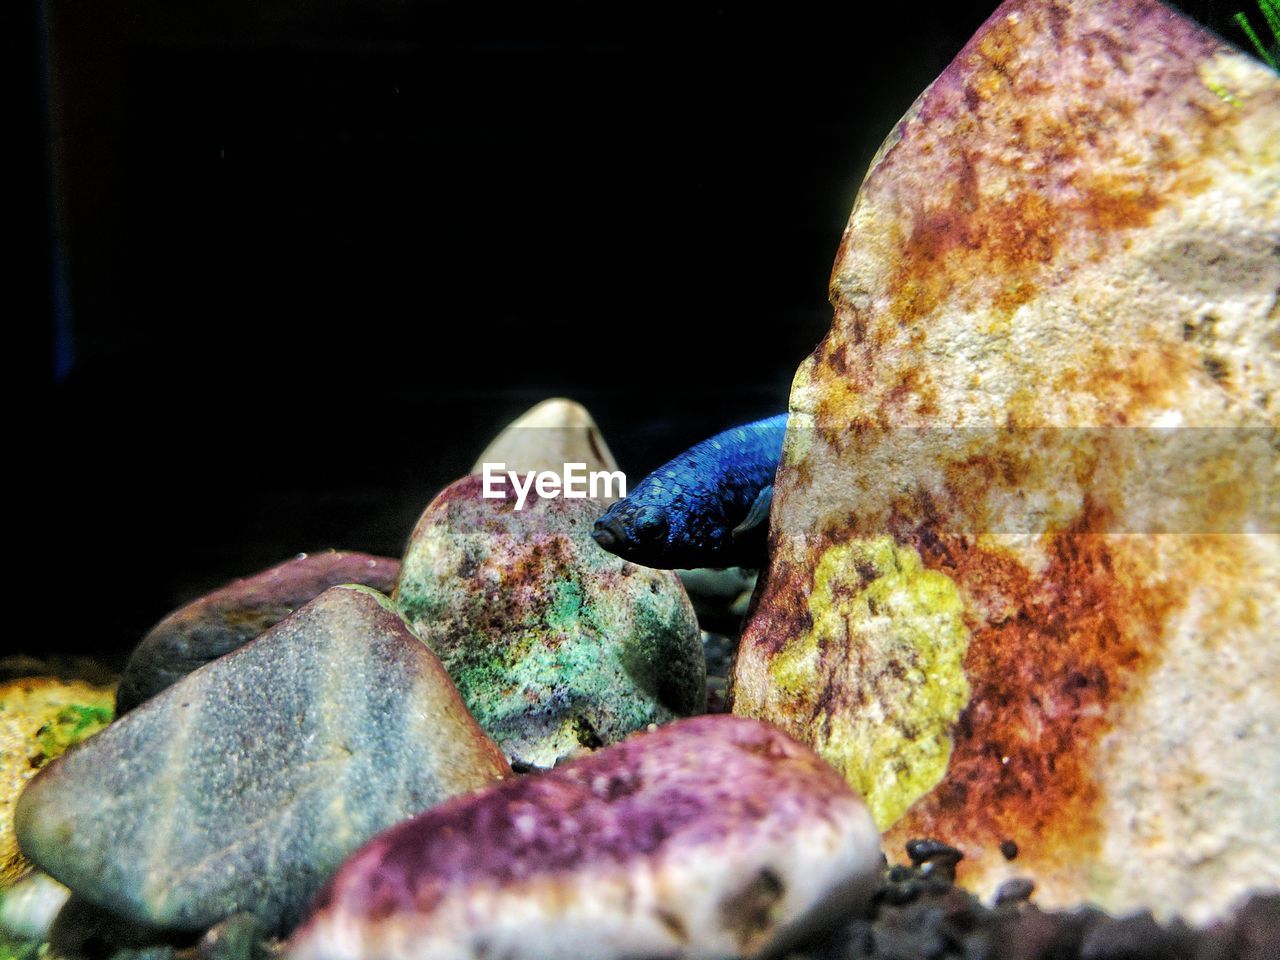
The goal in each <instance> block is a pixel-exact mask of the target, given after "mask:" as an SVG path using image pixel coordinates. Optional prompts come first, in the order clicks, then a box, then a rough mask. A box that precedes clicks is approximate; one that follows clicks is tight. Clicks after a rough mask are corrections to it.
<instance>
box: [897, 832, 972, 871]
mask: <svg viewBox="0 0 1280 960" xmlns="http://www.w3.org/2000/svg"><path fill="white" fill-rule="evenodd" d="M907 856H908V857H910V858H911V862H912V863H914V864H915V865H916V866H919V865H920V864H922V863H950V864H951V865H953V866H954V865H955V864H957V863H959V862H960V861H961V860H963V859H964V854H963V853H961V852H960V851H959V850H957V849H956V848H955V847H953V846H951V845H950V844H946V843H943V842H942V841H941V840H930V839H920V840H908V841H907Z"/></svg>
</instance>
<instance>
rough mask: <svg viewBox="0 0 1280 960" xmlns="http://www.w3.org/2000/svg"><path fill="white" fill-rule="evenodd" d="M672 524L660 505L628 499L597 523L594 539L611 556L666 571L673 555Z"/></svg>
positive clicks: (615, 506)
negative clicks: (611, 554) (614, 555)
mask: <svg viewBox="0 0 1280 960" xmlns="http://www.w3.org/2000/svg"><path fill="white" fill-rule="evenodd" d="M672 533H673V531H672V522H671V516H670V514H669V512H668V510H667V509H666V508H665V507H664V506H663V505H662V504H660V503H653V502H648V501H647V500H646V499H644V498H638V497H627V498H626V499H625V500H619V501H618V502H617V503H615V504H613V506H611V507H610V508H609V509H608V510H606V511H605V512H604V515H603V516H601V517H600V519H599V520H597V521H596V522H595V525H594V527H593V528H592V530H591V537H592V539H593V540H595V542H596V543H598V544H600V546H602V547H604V549H606V550H608V551H609V552H610V553H613V554H616V555H617V556H619V557H622V559H624V560H630V561H631V562H632V563H638V564H641V565H642V566H648V567H666V566H675V565H677V564H675V563H672V562H669V561H670V560H671V557H670V554H671V553H672V545H673V544H672Z"/></svg>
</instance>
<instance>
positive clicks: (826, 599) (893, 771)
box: [769, 537, 969, 830]
mask: <svg viewBox="0 0 1280 960" xmlns="http://www.w3.org/2000/svg"><path fill="white" fill-rule="evenodd" d="M963 611H964V604H963V600H962V598H961V596H960V591H959V589H958V588H957V586H956V584H955V583H954V582H953V581H952V580H951V579H950V578H949V577H948V576H946V575H945V574H943V573H940V572H938V571H936V570H928V569H925V567H924V565H923V563H922V562H921V559H920V555H919V554H918V553H917V552H916V551H915V550H913V549H912V548H910V547H904V546H900V545H898V544H896V543H895V542H894V540H893V539H892V538H891V537H878V538H875V539H869V540H854V541H852V542H850V543H845V544H840V545H838V546H834V547H831V548H830V549H828V550H827V551H826V552H825V553H823V554H822V556H821V558H820V559H819V561H818V563H817V566H816V568H815V571H814V578H813V590H812V593H811V594H810V597H809V615H810V617H811V619H812V624H813V625H812V627H811V628H810V629H809V630H807V631H805V632H804V633H803V634H801V635H800V636H799V637H797V638H796V639H795V640H793V641H792V642H791V643H789V644H788V645H787V646H786V647H785V648H784V649H783V650H781V651H780V652H779V653H778V654H777V655H776V656H775V657H774V658H773V660H772V662H771V664H770V667H769V675H770V681H771V684H772V687H773V692H774V695H775V696H776V697H777V698H778V700H779V701H781V702H780V703H779V705H780V706H782V708H783V709H784V711H785V712H786V713H788V714H789V715H791V716H792V717H796V716H797V714H799V715H800V716H804V715H805V714H807V715H808V720H807V722H803V723H802V726H803V727H804V728H805V733H806V734H807V735H808V739H809V740H810V742H811V743H813V745H814V747H815V748H816V749H817V751H818V753H819V754H821V755H822V757H823V758H824V759H826V760H827V761H828V762H829V763H831V764H832V765H833V766H835V767H836V768H837V769H838V770H840V772H841V773H842V774H844V777H845V779H846V780H847V781H848V782H849V783H850V784H851V785H852V786H853V787H854V788H855V789H856V790H858V791H859V792H860V793H861V794H862V796H863V798H864V799H865V800H866V801H867V805H868V807H869V808H870V810H871V813H872V816H873V817H874V818H875V821H876V825H877V826H878V827H879V828H880V829H881V830H885V829H887V828H888V827H889V826H891V825H892V824H893V823H894V822H895V821H896V820H897V819H898V818H899V817H901V816H902V814H903V813H905V812H906V810H907V809H908V808H909V807H910V806H911V805H912V804H913V803H915V802H916V801H917V800H918V799H920V798H921V797H922V796H924V795H925V794H927V793H928V792H929V791H930V790H932V789H933V788H934V787H935V786H936V785H937V784H938V783H939V782H940V781H941V780H942V778H943V776H944V774H945V773H946V770H947V762H948V760H949V758H950V756H951V728H952V726H953V725H954V724H955V722H956V720H957V718H958V717H959V716H960V712H961V711H962V710H963V709H964V708H965V705H966V704H967V703H968V702H969V683H968V681H967V680H966V678H965V675H964V658H965V654H966V652H967V651H968V647H969V630H968V628H967V627H966V626H965V623H964V615H963Z"/></svg>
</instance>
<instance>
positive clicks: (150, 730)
mask: <svg viewBox="0 0 1280 960" xmlns="http://www.w3.org/2000/svg"><path fill="white" fill-rule="evenodd" d="M508 773H509V771H508V768H507V766H506V763H505V762H504V761H503V759H502V756H501V754H500V753H499V751H498V749H497V748H496V747H495V746H494V744H493V743H492V742H491V741H490V740H489V739H488V738H487V737H485V736H484V734H483V733H482V732H481V730H480V728H479V727H478V726H477V725H476V723H475V721H474V720H473V719H472V718H471V717H470V715H468V713H467V711H466V709H465V708H464V707H463V705H462V702H461V700H460V699H459V697H458V693H457V690H456V689H455V688H454V686H453V684H452V683H451V682H450V680H449V678H448V677H447V676H446V674H445V672H444V669H443V668H442V667H441V666H440V663H439V661H438V660H437V659H436V658H435V657H434V656H433V655H432V654H431V652H430V651H429V650H428V649H427V648H426V647H425V645H423V644H422V642H421V641H419V640H418V639H417V638H416V637H415V636H414V635H413V634H412V632H411V631H410V630H409V628H408V626H407V625H406V624H405V623H404V621H403V620H402V619H401V618H400V616H399V614H398V613H397V612H396V611H395V609H394V608H393V607H392V605H391V602H390V601H389V600H388V599H387V598H386V597H384V596H382V595H381V594H379V593H377V592H375V591H373V590H371V589H369V588H366V587H333V588H331V589H329V590H327V591H325V592H324V593H323V594H321V595H320V596H319V597H317V598H316V599H315V600H313V601H311V602H310V603H309V604H307V605H306V606H304V607H303V608H302V609H300V610H298V611H297V612H296V613H294V614H293V615H292V616H290V617H288V618H287V619H285V620H283V621H282V622H281V623H279V624H277V625H276V626H275V627H273V628H272V629H271V630H269V631H268V632H267V633H265V634H263V635H262V636H261V637H259V638H258V639H256V640H254V641H253V642H251V643H249V644H246V645H245V646H243V647H241V648H240V649H239V650H237V651H235V652H234V653H232V654H229V655H227V656H225V657H222V658H221V659H219V660H216V661H214V662H213V663H210V664H207V665H206V666H204V667H202V668H200V669H199V670H197V671H195V672H194V673H191V674H189V675H188V676H186V677H184V678H183V679H182V680H179V681H178V682H177V683H175V684H174V685H173V686H171V687H169V688H167V689H166V690H164V691H163V692H162V693H160V694H159V695H157V696H156V697H153V698H152V699H150V700H148V701H146V702H145V703H144V704H142V705H141V706H139V707H138V708H137V709H135V710H133V711H131V712H130V713H129V714H127V715H126V716H124V717H122V718H121V719H120V720H118V721H116V722H115V723H114V724H112V725H111V726H110V727H108V728H107V729H106V730H104V731H103V732H102V733H100V734H98V735H97V736H95V737H94V738H92V739H90V740H89V741H87V742H85V743H84V744H82V745H81V746H79V747H76V748H73V749H72V750H70V751H69V752H68V753H66V754H64V755H63V756H62V757H61V758H59V759H58V760H56V761H54V762H53V763H51V764H50V765H49V766H48V767H46V768H45V769H44V770H43V771H41V773H40V774H39V775H38V776H37V777H36V778H35V779H34V780H32V781H31V783H30V785H29V786H28V788H27V790H26V791H25V792H24V793H23V795H22V797H21V799H20V800H19V803H18V809H17V816H16V823H17V833H18V841H19V843H20V845H21V847H22V850H23V852H24V853H25V854H26V855H27V856H28V857H29V858H30V859H31V860H32V861H33V862H34V863H35V864H37V865H38V866H39V867H40V868H41V869H42V870H44V871H45V872H46V873H48V874H50V875H51V876H53V877H54V878H56V879H57V880H59V881H61V882H62V883H65V884H66V885H67V886H68V887H70V888H71V889H72V891H73V892H74V893H75V894H76V895H77V897H79V898H82V899H83V900H85V901H88V902H90V903H92V904H96V905H97V906H100V907H103V908H106V909H108V910H110V911H112V912H114V913H116V914H119V915H120V916H122V917H124V918H126V919H128V920H132V921H135V922H137V923H141V924H144V925H147V926H150V927H159V928H165V929H174V930H190V931H198V930H203V929H205V928H206V927H208V926H210V925H211V924H213V923H215V922H217V921H218V920H221V919H222V918H224V917H227V916H230V915H231V914H233V913H237V912H240V911H246V910H247V911H251V912H252V913H254V914H255V915H256V916H257V917H258V918H259V919H260V920H261V921H262V923H263V924H264V925H265V926H266V927H267V928H268V929H275V930H282V929H287V928H288V927H290V926H291V924H292V923H293V922H294V921H296V919H297V917H298V916H299V914H300V912H301V911H302V909H303V908H304V907H305V905H306V903H307V902H308V900H309V899H310V898H311V897H312V896H313V895H314V893H315V891H316V890H317V889H318V888H319V887H320V885H321V884H322V883H323V882H324V881H325V880H326V879H327V878H328V877H329V876H330V875H331V874H332V873H333V871H334V869H336V868H337V866H338V865H339V864H340V863H341V862H342V860H343V859H344V858H345V857H346V856H347V855H348V854H349V853H351V851H353V850H355V849H356V848H357V847H359V846H360V844H362V843H364V842H365V841H366V840H368V839H369V838H370V837H371V836H373V835H374V834H375V833H377V832H378V831H379V830H382V829H384V828H385V827H387V826H390V825H391V824H393V823H396V822H398V821H399V820H402V819H404V818H406V817H408V816H411V815H413V814H415V813H418V812H420V811H422V810H424V809H426V808H428V807H430V806H432V805H433V804H436V803H439V802H440V801H442V800H444V799H446V798H448V797H452V796H454V795H456V794H459V793H465V792H467V791H469V790H474V789H476V788H478V787H481V786H483V785H485V784H488V783H490V782H492V781H494V780H496V779H498V778H500V777H502V776H504V775H507V774H508Z"/></svg>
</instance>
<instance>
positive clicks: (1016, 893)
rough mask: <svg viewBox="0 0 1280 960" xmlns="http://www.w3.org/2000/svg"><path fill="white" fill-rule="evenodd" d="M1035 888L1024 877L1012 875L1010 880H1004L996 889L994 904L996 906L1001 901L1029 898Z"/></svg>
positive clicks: (1007, 901) (1010, 901)
mask: <svg viewBox="0 0 1280 960" xmlns="http://www.w3.org/2000/svg"><path fill="white" fill-rule="evenodd" d="M1035 888H1036V885H1035V884H1034V883H1033V882H1032V881H1030V880H1028V879H1027V878H1026V877H1014V878H1013V879H1012V880H1006V881H1005V882H1004V883H1002V884H1000V888H999V889H998V890H996V898H995V902H996V906H997V907H998V906H1000V905H1001V904H1002V903H1017V902H1018V901H1020V900H1030V899H1031V894H1032V892H1033V891H1034V890H1035Z"/></svg>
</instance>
